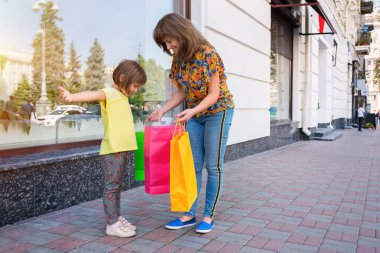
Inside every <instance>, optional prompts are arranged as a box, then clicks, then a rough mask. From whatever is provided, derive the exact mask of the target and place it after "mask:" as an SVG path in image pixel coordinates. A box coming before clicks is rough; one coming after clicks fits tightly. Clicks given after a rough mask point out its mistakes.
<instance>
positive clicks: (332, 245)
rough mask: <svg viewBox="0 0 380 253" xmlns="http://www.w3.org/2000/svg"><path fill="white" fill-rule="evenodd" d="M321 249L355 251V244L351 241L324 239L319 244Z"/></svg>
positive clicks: (352, 252) (350, 252) (348, 252)
mask: <svg viewBox="0 0 380 253" xmlns="http://www.w3.org/2000/svg"><path fill="white" fill-rule="evenodd" d="M321 248H322V249H329V250H335V251H338V252H345V253H355V251H356V245H355V244H353V243H348V242H342V241H336V240H330V239H324V240H323V241H322V245H321Z"/></svg>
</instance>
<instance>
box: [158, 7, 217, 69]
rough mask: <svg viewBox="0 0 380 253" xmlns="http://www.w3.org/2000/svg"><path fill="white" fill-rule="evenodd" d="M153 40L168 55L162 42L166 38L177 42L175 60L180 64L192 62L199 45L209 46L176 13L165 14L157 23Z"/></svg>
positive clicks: (191, 26)
mask: <svg viewBox="0 0 380 253" xmlns="http://www.w3.org/2000/svg"><path fill="white" fill-rule="evenodd" d="M153 38H154V40H155V41H156V43H157V45H158V46H159V47H161V48H162V49H163V50H164V52H166V53H167V54H169V55H172V54H171V53H170V51H169V50H168V49H167V48H166V45H165V42H164V40H165V39H167V38H172V39H176V40H178V42H179V48H178V52H177V54H176V55H175V58H176V59H177V60H179V61H181V62H190V61H191V60H193V59H194V55H195V53H196V51H198V50H199V47H200V46H201V45H207V46H211V44H210V43H209V42H208V41H207V40H206V39H205V38H204V37H203V36H202V34H201V33H200V32H199V31H198V30H197V29H196V28H195V27H194V25H193V23H191V21H190V20H188V19H186V18H184V17H182V16H181V15H179V14H176V13H170V14H167V15H165V16H163V17H162V18H161V19H160V21H158V23H157V26H156V28H155V29H154V31H153Z"/></svg>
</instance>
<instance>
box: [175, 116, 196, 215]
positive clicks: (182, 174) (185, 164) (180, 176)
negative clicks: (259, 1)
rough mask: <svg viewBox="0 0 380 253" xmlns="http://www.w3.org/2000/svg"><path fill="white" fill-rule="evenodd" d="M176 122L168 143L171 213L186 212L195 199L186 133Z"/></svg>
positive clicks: (193, 178) (191, 164) (192, 171)
mask: <svg viewBox="0 0 380 253" xmlns="http://www.w3.org/2000/svg"><path fill="white" fill-rule="evenodd" d="M182 129H183V128H182V124H181V123H180V122H179V121H177V124H176V129H175V130H174V133H173V138H172V140H171V141H170V203H171V211H172V212H188V211H189V210H190V208H191V206H192V205H193V203H194V201H195V199H196V198H197V194H198V193H197V179H196V176H195V167H194V160H193V153H192V151H191V146H190V137H189V133H188V132H183V131H182Z"/></svg>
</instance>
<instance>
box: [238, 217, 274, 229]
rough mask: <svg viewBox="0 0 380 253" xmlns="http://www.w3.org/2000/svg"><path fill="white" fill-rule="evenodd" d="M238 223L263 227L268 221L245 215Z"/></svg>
mask: <svg viewBox="0 0 380 253" xmlns="http://www.w3.org/2000/svg"><path fill="white" fill-rule="evenodd" d="M239 223H240V224H244V225H251V226H256V227H265V226H266V225H267V224H268V223H269V221H267V220H262V219H255V218H249V217H246V218H244V219H242V220H241V221H240V222H239Z"/></svg>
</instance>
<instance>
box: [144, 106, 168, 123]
mask: <svg viewBox="0 0 380 253" xmlns="http://www.w3.org/2000/svg"><path fill="white" fill-rule="evenodd" d="M163 115H164V112H163V111H162V110H161V109H158V110H155V111H153V112H152V113H151V114H150V115H149V117H148V118H147V119H146V121H147V122H148V121H160V120H161V118H162V116H163Z"/></svg>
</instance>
